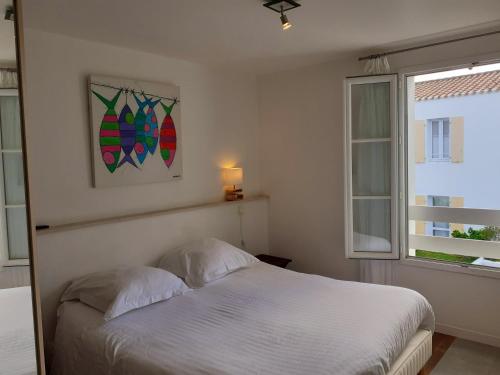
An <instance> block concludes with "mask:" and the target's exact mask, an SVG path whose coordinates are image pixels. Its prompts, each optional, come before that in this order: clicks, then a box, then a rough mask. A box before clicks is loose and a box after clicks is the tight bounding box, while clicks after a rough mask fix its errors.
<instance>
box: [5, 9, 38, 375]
mask: <svg viewBox="0 0 500 375" xmlns="http://www.w3.org/2000/svg"><path fill="white" fill-rule="evenodd" d="M0 14H1V17H0V374H2V375H21V374H22V375H26V374H37V373H39V374H42V373H44V371H43V360H42V358H43V356H42V355H41V353H42V352H41V349H42V348H41V345H39V344H38V343H39V342H41V336H39V335H38V331H39V328H40V325H39V324H38V321H39V319H38V317H39V314H38V312H39V308H38V306H39V304H37V292H36V290H37V288H36V285H35V280H36V273H35V272H34V269H35V267H34V263H36V259H34V258H33V253H34V252H33V246H32V238H33V237H32V229H31V228H32V226H31V219H30V216H31V215H30V210H29V189H28V183H27V181H28V178H27V165H26V154H25V150H26V140H25V137H24V134H25V132H24V122H23V118H24V116H23V102H22V68H21V67H22V56H23V54H22V35H20V30H22V28H21V26H20V22H21V14H20V3H19V2H18V1H13V0H0Z"/></svg>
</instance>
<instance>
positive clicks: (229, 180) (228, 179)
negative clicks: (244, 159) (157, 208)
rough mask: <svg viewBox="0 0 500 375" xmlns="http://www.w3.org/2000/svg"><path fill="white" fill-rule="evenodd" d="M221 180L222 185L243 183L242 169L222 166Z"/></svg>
mask: <svg viewBox="0 0 500 375" xmlns="http://www.w3.org/2000/svg"><path fill="white" fill-rule="evenodd" d="M222 180H223V181H224V186H229V185H241V184H242V183H243V169H242V168H224V169H223V170H222Z"/></svg>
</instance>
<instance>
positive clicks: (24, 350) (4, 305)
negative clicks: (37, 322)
mask: <svg viewBox="0 0 500 375" xmlns="http://www.w3.org/2000/svg"><path fill="white" fill-rule="evenodd" d="M32 311H33V310H32V302H31V288H30V287H20V288H10V289H0V374H2V375H28V374H36V354H35V337H34V330H33V313H32Z"/></svg>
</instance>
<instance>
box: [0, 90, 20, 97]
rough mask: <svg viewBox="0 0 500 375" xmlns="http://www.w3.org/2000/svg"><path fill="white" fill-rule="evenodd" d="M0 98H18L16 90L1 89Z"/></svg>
mask: <svg viewBox="0 0 500 375" xmlns="http://www.w3.org/2000/svg"><path fill="white" fill-rule="evenodd" d="M0 96H19V92H18V91H17V89H1V88H0Z"/></svg>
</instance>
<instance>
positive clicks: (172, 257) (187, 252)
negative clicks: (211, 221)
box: [158, 238, 259, 288]
mask: <svg viewBox="0 0 500 375" xmlns="http://www.w3.org/2000/svg"><path fill="white" fill-rule="evenodd" d="M257 262H259V260H258V259H257V258H255V257H254V256H252V255H250V254H248V253H247V252H245V251H243V250H240V249H238V248H236V247H234V246H232V245H230V244H228V243H227V242H224V241H221V240H218V239H216V238H205V239H203V240H198V241H194V242H191V243H189V244H187V245H184V246H181V247H179V248H177V249H175V250H173V251H171V252H169V253H168V254H166V255H165V256H164V257H163V258H162V259H161V260H160V264H159V265H158V267H160V268H163V269H165V270H167V271H169V272H172V273H173V274H175V275H177V276H179V277H181V278H183V279H184V281H185V282H186V284H188V285H189V286H190V287H191V288H201V287H202V286H203V285H205V284H207V283H209V282H211V281H213V280H217V279H220V278H221V277H224V276H226V275H227V274H228V273H231V272H234V271H236V270H238V269H240V268H243V267H249V266H251V265H253V264H255V263H257Z"/></svg>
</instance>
